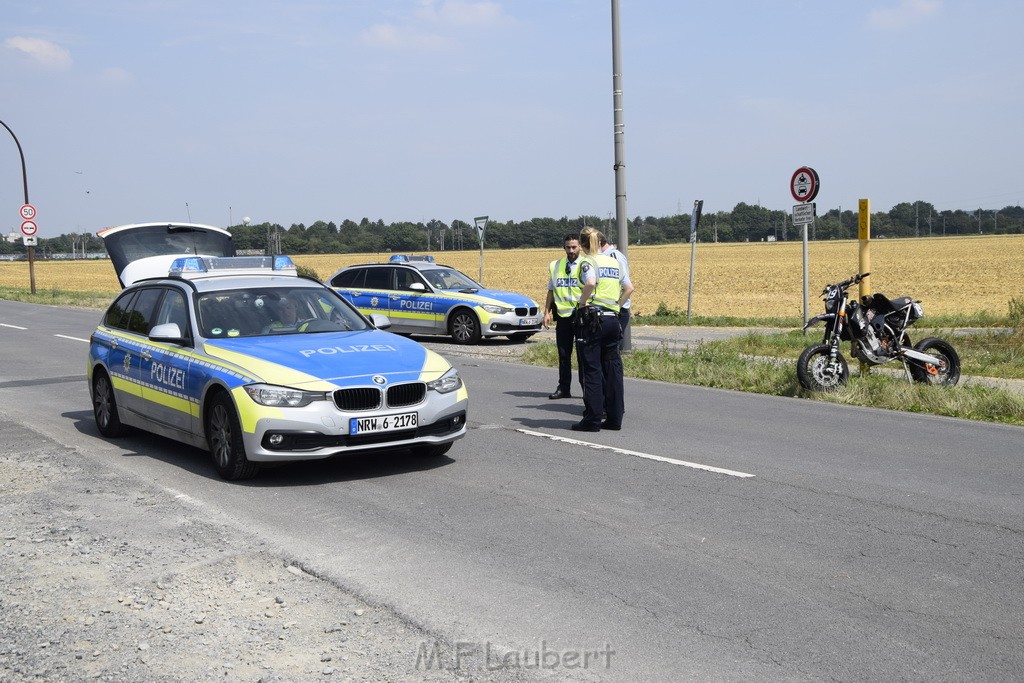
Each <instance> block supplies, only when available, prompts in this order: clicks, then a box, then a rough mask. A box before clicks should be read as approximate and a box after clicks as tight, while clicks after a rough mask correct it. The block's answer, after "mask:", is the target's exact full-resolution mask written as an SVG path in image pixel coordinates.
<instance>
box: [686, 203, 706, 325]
mask: <svg viewBox="0 0 1024 683" xmlns="http://www.w3.org/2000/svg"><path fill="white" fill-rule="evenodd" d="M703 209H704V200H703V199H698V200H696V201H694V202H693V211H692V212H691V213H690V288H689V289H688V290H687V294H686V322H687V323H689V322H690V311H691V310H692V309H693V271H694V270H695V267H696V264H697V226H698V225H699V224H700V214H701V211H703Z"/></svg>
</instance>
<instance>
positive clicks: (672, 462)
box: [516, 429, 755, 479]
mask: <svg viewBox="0 0 1024 683" xmlns="http://www.w3.org/2000/svg"><path fill="white" fill-rule="evenodd" d="M516 431H517V432H522V433H523V434H527V435H529V436H539V437H542V438H544V439H551V440H552V441H561V442H562V443H571V444H575V445H577V446H587V447H589V448H596V449H598V450H603V451H613V452H615V453H622V454H623V455H632V456H634V457H637V458H644V459H646V460H656V461H658V462H667V463H668V464H670V465H679V466H681V467H689V468H691V469H695V470H704V471H705V472H715V473H717V474H727V475H729V476H730V477H740V478H742V479H747V478H749V477H753V476H755V475H753V474H747V473H746V472H737V471H736V470H727V469H723V468H721V467H712V466H711V465H701V464H700V463H696V462H687V461H686V460H676V459H674V458H666V457H663V456H660V455H652V454H650V453H641V452H640V451H630V450H626V449H625V448H616V447H615V446H605V445H602V444H599V443H590V442H589V441H580V440H579V439H569V438H566V437H564V436H554V435H553V434H545V433H543V432H534V431H530V430H529V429H517V430H516Z"/></svg>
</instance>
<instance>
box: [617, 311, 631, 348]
mask: <svg viewBox="0 0 1024 683" xmlns="http://www.w3.org/2000/svg"><path fill="white" fill-rule="evenodd" d="M627 325H629V309H628V308H620V309H619V327H620V328H621V329H622V338H621V339H619V351H621V350H622V347H623V345H624V344H625V343H626V326H627Z"/></svg>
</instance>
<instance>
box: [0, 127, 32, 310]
mask: <svg viewBox="0 0 1024 683" xmlns="http://www.w3.org/2000/svg"><path fill="white" fill-rule="evenodd" d="M0 126H3V127H4V128H6V129H7V132H8V133H10V134H11V137H12V138H14V144H15V145H17V146H18V156H19V157H21V182H22V185H23V186H24V189H25V203H26V204H28V203H29V201H28V173H27V172H26V171H25V153H24V152H22V151H21V143H20V142H18V136H17V135H15V134H14V131H13V130H11V127H10V126H8V125H7V124H6V123H4V122H3V121H0ZM27 249H28V280H29V288H30V290H31V292H32V294H35V293H36V271H35V247H33V246H31V245H29V246H28V247H27Z"/></svg>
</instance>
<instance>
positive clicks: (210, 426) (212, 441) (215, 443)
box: [206, 392, 260, 481]
mask: <svg viewBox="0 0 1024 683" xmlns="http://www.w3.org/2000/svg"><path fill="white" fill-rule="evenodd" d="M206 442H207V444H209V447H210V455H211V456H213V464H214V465H215V466H216V467H217V473H218V474H220V476H221V477H223V478H224V479H227V480H228V481H237V480H239V479H251V478H253V477H255V476H256V473H257V472H259V471H260V468H259V465H257V464H256V463H254V462H251V461H250V460H249V459H248V458H247V457H246V456H245V443H244V442H243V441H242V425H241V423H240V422H239V421H238V412H237V411H236V410H235V405H234V403H232V402H231V397H230V396H229V395H228V394H226V393H224V392H220V393H218V394H217V395H216V396H214V397H213V399H212V400H211V402H210V409H209V410H208V411H207V413H206Z"/></svg>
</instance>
